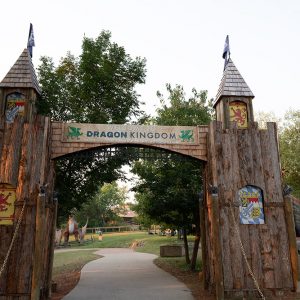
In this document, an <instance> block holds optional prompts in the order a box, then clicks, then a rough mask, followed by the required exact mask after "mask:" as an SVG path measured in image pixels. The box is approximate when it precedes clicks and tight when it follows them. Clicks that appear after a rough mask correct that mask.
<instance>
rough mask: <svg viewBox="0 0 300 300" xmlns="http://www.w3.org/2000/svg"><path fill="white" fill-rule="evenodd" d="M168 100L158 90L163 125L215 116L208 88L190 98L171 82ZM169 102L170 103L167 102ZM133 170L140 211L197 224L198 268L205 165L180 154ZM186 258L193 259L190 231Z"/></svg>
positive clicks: (164, 220)
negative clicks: (185, 158) (185, 159)
mask: <svg viewBox="0 0 300 300" xmlns="http://www.w3.org/2000/svg"><path fill="white" fill-rule="evenodd" d="M166 87H167V91H168V93H169V96H168V98H167V100H165V99H164V97H163V95H162V94H161V93H160V92H158V96H159V97H160V100H161V105H162V107H161V108H159V109H158V110H157V117H156V119H154V123H155V124H159V125H186V126H188V125H203V124H207V123H208V122H209V121H210V120H211V117H212V116H211V106H210V104H209V103H208V101H207V92H206V91H200V92H198V91H197V90H196V89H193V91H192V93H193V94H192V96H191V97H190V98H188V99H187V100H186V95H185V92H184V89H183V87H182V86H180V85H177V86H176V87H175V88H172V87H171V85H169V84H167V86H166ZM167 103H169V104H167ZM133 172H134V173H135V174H137V175H138V176H139V177H140V181H139V182H138V184H137V185H136V187H135V191H136V192H137V194H136V199H137V201H138V204H137V206H136V210H137V212H138V214H144V215H146V216H148V217H149V218H150V219H152V220H155V221H156V222H157V223H166V224H168V225H170V226H175V227H180V228H182V229H183V230H184V233H186V230H187V229H188V228H190V227H191V225H192V224H196V225H197V226H196V238H195V247H194V249H195V250H194V252H193V256H192V262H191V269H195V263H196V257H197V249H198V246H199V241H200V227H199V225H200V224H199V223H200V222H199V193H200V191H201V186H202V166H201V163H200V162H199V161H196V160H187V161H181V162H180V161H178V160H176V155H174V154H173V155H172V154H170V156H169V158H168V159H162V160H160V161H155V162H147V161H140V162H137V163H135V165H134V167H133ZM184 236H185V239H184V241H185V248H186V261H187V263H190V258H189V254H188V245H187V239H186V234H184Z"/></svg>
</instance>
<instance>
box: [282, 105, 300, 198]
mask: <svg viewBox="0 0 300 300" xmlns="http://www.w3.org/2000/svg"><path fill="white" fill-rule="evenodd" d="M284 119H285V121H284V124H283V125H284V127H283V129H282V132H281V134H280V137H279V142H280V156H281V165H282V169H283V179H284V182H285V183H286V184H288V185H290V186H291V187H292V188H293V193H294V195H295V196H296V197H298V198H299V197H300V159H299V158H300V110H291V111H289V112H287V113H286V115H285V118H284Z"/></svg>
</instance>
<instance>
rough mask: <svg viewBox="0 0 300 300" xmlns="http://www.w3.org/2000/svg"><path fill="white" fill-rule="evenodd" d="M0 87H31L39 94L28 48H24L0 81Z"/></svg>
mask: <svg viewBox="0 0 300 300" xmlns="http://www.w3.org/2000/svg"><path fill="white" fill-rule="evenodd" d="M1 87H12V88H33V89H35V90H36V92H37V93H38V94H41V90H40V87H39V84H38V81H37V77H36V74H35V70H34V67H33V64H32V60H31V56H30V54H29V51H28V49H24V51H23V52H22V54H21V55H20V57H19V58H18V60H17V61H16V62H15V64H14V65H13V66H12V68H11V69H10V70H9V72H8V73H7V74H6V76H5V77H4V79H3V80H2V81H1V82H0V88H1Z"/></svg>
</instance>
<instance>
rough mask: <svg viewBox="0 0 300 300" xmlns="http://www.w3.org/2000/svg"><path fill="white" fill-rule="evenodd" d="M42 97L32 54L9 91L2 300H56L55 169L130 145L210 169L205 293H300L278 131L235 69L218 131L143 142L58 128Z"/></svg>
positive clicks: (2, 95)
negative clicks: (42, 110)
mask: <svg viewBox="0 0 300 300" xmlns="http://www.w3.org/2000/svg"><path fill="white" fill-rule="evenodd" d="M39 93H40V91H39V88H38V85H37V80H36V76H35V73H34V69H33V66H32V63H31V58H30V55H29V54H28V51H27V49H25V50H24V51H23V53H22V54H21V56H20V58H19V59H18V60H17V62H16V64H15V65H14V67H13V68H12V69H11V71H10V72H9V73H8V75H7V76H6V77H5V78H4V80H3V81H2V82H1V83H0V267H1V270H0V300H2V299H23V300H27V299H49V297H50V294H51V270H52V262H53V252H54V231H55V223H56V209H57V208H56V207H57V201H56V199H55V196H54V195H53V189H54V177H55V175H54V168H53V161H52V159H54V158H58V157H59V156H63V155H66V154H70V153H75V152H77V151H82V150H88V149H91V148H95V147H103V146H119V145H125V144H126V145H127V144H136V145H145V144H147V145H148V146H149V145H150V146H151V147H154V148H155V147H156V148H161V149H167V150H169V151H173V152H177V153H181V154H184V155H187V156H192V157H194V158H197V159H200V160H202V161H204V162H205V164H206V167H205V178H206V180H205V187H204V190H205V193H204V199H203V205H202V208H201V216H202V218H201V228H202V230H201V231H202V237H201V244H202V259H203V268H204V269H203V273H204V283H205V288H207V289H209V290H211V292H212V293H214V294H215V295H216V298H217V299H224V297H225V296H229V297H233V296H241V297H248V296H253V295H258V296H262V295H269V294H272V295H274V294H275V295H276V294H280V295H282V294H283V293H285V292H290V291H295V289H296V287H297V251H296V242H295V231H294V225H293V216H292V210H291V203H290V200H289V196H288V195H286V194H285V193H284V192H283V187H282V182H281V174H280V161H279V154H278V153H279V152H278V145H277V133H276V125H275V124H272V123H271V124H269V125H268V129H267V130H259V129H258V128H257V125H256V123H255V122H254V119H253V111H252V102H251V101H252V98H253V97H254V96H253V94H252V92H251V91H250V89H249V88H248V86H247V85H246V83H245V82H244V80H243V78H242V77H241V76H240V74H239V72H238V71H237V69H236V68H235V66H234V64H233V62H232V61H231V60H230V61H229V63H228V65H227V67H226V69H225V71H224V74H223V79H222V82H221V85H220V89H219V91H218V94H217V97H216V102H215V108H216V112H217V120H218V121H214V122H212V123H211V124H210V125H209V126H208V127H193V128H183V127H178V128H173V129H171V128H169V129H168V130H167V129H166V128H157V127H152V128H150V127H148V128H144V127H143V128H141V127H135V129H132V128H131V129H130V128H129V129H128V128H127V129H128V130H132V131H133V132H142V133H141V134H138V135H135V134H130V133H126V132H127V131H126V130H125V127H122V128H123V129H124V130H123V129H121V130H120V127H117V126H119V125H116V127H115V128H114V129H112V128H110V129H109V130H108V129H107V128H106V129H103V128H104V127H97V126H106V125H93V126H94V128H93V129H90V128H89V127H87V126H88V125H87V124H85V125H84V124H63V123H51V122H50V121H49V119H48V118H46V117H43V116H38V115H37V114H36V112H35V102H36V101H37V96H38V95H39ZM89 125H92V124H89ZM95 126H96V127H95ZM149 128H150V129H149ZM165 129H166V130H165ZM172 130H173V131H172ZM176 130H179V132H180V133H178V132H177V131H176ZM108 132H109V133H108ZM149 132H150V133H149ZM144 136H145V137H146V138H148V140H147V142H146V141H144V142H143V140H142V139H143V138H144ZM128 137H130V138H132V139H133V140H130V139H128ZM137 137H138V138H139V140H138V141H137ZM156 137H157V140H156V141H155V142H154V139H156ZM167 137H168V138H170V140H171V141H169V142H167ZM90 138H92V139H90ZM100 138H106V140H101V139H100ZM107 138H108V139H110V140H107ZM113 138H115V139H114V140H113ZM120 138H124V139H123V140H120ZM159 138H161V139H159ZM118 139H119V140H118Z"/></svg>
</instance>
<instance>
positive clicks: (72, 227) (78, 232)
mask: <svg viewBox="0 0 300 300" xmlns="http://www.w3.org/2000/svg"><path fill="white" fill-rule="evenodd" d="M87 224H88V219H87V221H86V224H85V225H84V226H83V227H82V228H81V229H80V228H79V226H78V223H77V221H76V220H75V218H74V217H73V216H69V220H68V223H67V226H66V229H65V230H64V231H63V232H62V233H59V232H57V237H58V239H59V242H58V245H59V244H60V240H61V238H62V236H63V237H64V245H67V243H68V242H69V237H70V234H74V236H75V240H76V241H77V242H78V243H82V242H83V241H84V236H85V234H86V229H87Z"/></svg>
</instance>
